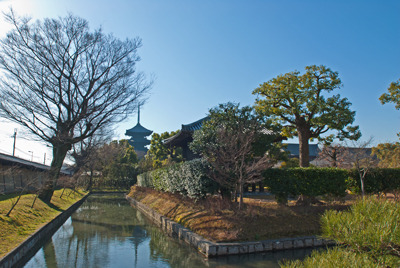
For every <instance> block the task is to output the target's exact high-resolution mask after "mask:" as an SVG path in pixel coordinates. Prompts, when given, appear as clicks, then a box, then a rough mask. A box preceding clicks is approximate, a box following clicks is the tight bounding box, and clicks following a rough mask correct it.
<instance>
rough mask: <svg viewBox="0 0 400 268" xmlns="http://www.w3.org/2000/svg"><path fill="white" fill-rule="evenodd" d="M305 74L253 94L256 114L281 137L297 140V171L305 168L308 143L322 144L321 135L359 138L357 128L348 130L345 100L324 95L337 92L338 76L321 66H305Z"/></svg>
mask: <svg viewBox="0 0 400 268" xmlns="http://www.w3.org/2000/svg"><path fill="white" fill-rule="evenodd" d="M305 70H306V72H305V73H304V74H303V75H300V72H298V71H294V72H290V73H286V74H284V75H279V76H277V77H276V78H273V79H271V80H269V81H268V82H265V83H263V84H261V85H260V87H258V88H256V89H255V90H254V91H253V94H257V96H258V97H257V99H256V110H257V111H258V112H260V113H262V114H265V115H267V116H271V117H272V118H273V120H274V122H275V123H276V124H282V125H284V127H283V131H282V133H283V135H284V136H286V137H290V138H291V137H293V136H298V138H299V150H300V157H299V158H300V159H299V160H300V167H308V166H309V162H310V161H309V148H308V144H309V140H310V139H319V140H322V139H323V138H322V136H321V135H322V134H324V133H326V132H328V131H330V130H336V131H337V135H336V137H337V138H339V139H340V140H343V139H345V138H349V139H354V140H357V139H358V138H359V137H360V136H361V133H360V131H359V129H358V126H350V125H351V124H352V123H353V122H354V116H355V112H354V111H351V110H350V106H351V103H350V102H349V101H348V100H347V98H341V97H340V95H339V94H337V95H333V96H331V97H326V96H325V95H324V93H330V92H332V91H333V90H335V89H338V88H340V86H341V84H342V82H341V80H340V78H339V75H338V73H337V72H333V71H332V70H331V69H329V68H326V67H325V66H323V65H321V66H316V65H312V66H306V67H305ZM346 126H347V127H346ZM345 128H346V129H345ZM332 135H333V134H332ZM332 135H330V136H329V137H330V139H332V137H333V136H332Z"/></svg>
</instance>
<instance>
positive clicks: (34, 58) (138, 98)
mask: <svg viewBox="0 0 400 268" xmlns="http://www.w3.org/2000/svg"><path fill="white" fill-rule="evenodd" d="M5 18H6V19H7V21H8V22H10V23H11V24H12V25H13V30H11V31H10V32H9V33H8V34H7V36H6V37H5V38H4V39H2V40H1V42H0V44H1V51H0V68H1V69H2V71H3V72H2V78H1V81H0V115H1V116H2V117H4V118H6V119H9V120H11V121H13V122H16V123H18V124H20V125H22V126H23V127H25V128H26V129H28V130H29V131H30V133H32V134H33V135H34V136H35V137H36V138H38V139H39V140H43V141H45V142H46V143H48V144H51V145H52V147H53V161H52V163H51V170H50V176H49V180H48V181H47V182H46V183H45V186H44V187H43V189H42V191H41V192H40V194H39V197H40V198H41V199H42V200H44V201H46V202H49V201H50V199H51V196H52V194H53V191H54V187H55V186H56V181H57V178H58V177H59V174H60V170H61V167H62V164H63V161H64V159H65V156H66V154H67V152H68V151H69V150H70V149H71V147H72V145H73V144H75V143H77V142H80V141H82V140H85V139H87V138H88V137H90V136H92V135H94V134H95V133H96V132H97V131H98V130H99V129H101V127H102V126H103V125H108V124H111V123H116V122H120V121H122V120H124V119H125V118H126V117H127V116H128V115H130V114H132V113H134V112H135V111H136V109H137V106H138V105H139V104H141V103H142V102H143V101H144V98H145V94H146V93H147V91H148V89H149V87H150V83H147V82H146V81H145V78H144V75H143V74H142V73H138V72H136V69H135V65H136V62H137V61H139V59H140V58H139V57H138V55H137V54H136V52H137V49H138V48H139V47H140V46H141V40H140V39H139V38H135V39H133V40H129V39H127V40H125V41H121V40H119V39H117V38H115V37H113V36H112V35H106V34H104V33H103V32H102V31H101V29H98V30H95V31H93V32H91V31H90V30H89V26H88V22H87V21H86V20H84V19H82V18H79V17H75V16H73V15H68V16H67V17H64V18H58V19H44V20H43V21H37V22H35V23H31V22H30V19H28V18H19V17H17V16H16V15H15V14H14V13H13V11H12V10H11V11H10V13H9V14H6V15H5ZM78 124H80V125H81V126H84V127H83V131H80V130H78V128H77V125H78Z"/></svg>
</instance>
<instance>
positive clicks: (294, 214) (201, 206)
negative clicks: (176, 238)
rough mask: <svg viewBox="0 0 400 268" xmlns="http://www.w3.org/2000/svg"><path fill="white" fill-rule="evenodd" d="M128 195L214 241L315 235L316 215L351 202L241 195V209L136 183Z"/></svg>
mask: <svg viewBox="0 0 400 268" xmlns="http://www.w3.org/2000/svg"><path fill="white" fill-rule="evenodd" d="M129 196H131V197H133V198H135V199H136V200H139V201H141V202H142V203H144V204H146V205H148V206H149V207H152V208H153V209H154V210H156V211H157V212H159V213H161V214H163V215H165V216H167V217H169V218H170V219H172V220H173V221H175V222H178V223H180V224H182V225H184V226H185V227H187V228H189V229H191V230H192V231H194V232H196V233H198V234H199V235H201V236H203V237H205V238H206V239H209V240H211V241H214V242H228V241H256V240H264V239H273V238H283V237H296V236H308V235H318V234H320V233H321V222H320V218H321V215H322V214H323V213H324V212H325V211H326V210H328V209H334V210H345V209H347V208H348V207H349V205H350V204H351V203H352V202H351V201H346V203H343V204H342V203H341V204H338V203H324V204H322V205H313V206H295V205H294V203H290V204H289V206H280V205H278V204H277V203H276V202H275V201H274V200H273V199H272V200H271V198H270V199H259V198H245V200H244V202H245V206H244V209H243V210H241V211H238V210H237V206H236V204H232V203H230V202H228V201H224V200H222V199H221V198H219V197H208V198H207V199H205V200H200V201H197V202H193V201H192V200H191V199H188V198H184V197H182V196H181V195H179V194H169V193H163V192H157V191H154V190H151V189H148V188H140V187H137V186H134V187H132V189H131V192H130V193H129Z"/></svg>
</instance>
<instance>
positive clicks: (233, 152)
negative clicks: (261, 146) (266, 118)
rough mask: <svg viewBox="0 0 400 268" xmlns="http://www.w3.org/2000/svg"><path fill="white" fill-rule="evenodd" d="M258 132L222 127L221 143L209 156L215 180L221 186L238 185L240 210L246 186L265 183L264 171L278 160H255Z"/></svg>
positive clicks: (263, 157) (257, 158) (218, 132)
mask: <svg viewBox="0 0 400 268" xmlns="http://www.w3.org/2000/svg"><path fill="white" fill-rule="evenodd" d="M257 137H258V133H256V132H255V131H246V132H244V131H243V132H232V131H230V130H227V129H224V128H221V129H219V130H218V131H217V140H218V143H219V144H220V145H222V146H217V147H212V148H213V149H214V150H212V149H211V148H210V149H211V150H212V151H209V152H208V155H207V156H206V159H207V161H208V162H209V163H210V164H211V166H212V172H211V177H212V179H213V180H214V181H216V182H218V183H219V184H221V185H224V186H227V187H232V185H233V186H234V189H235V190H234V192H235V194H234V195H235V198H236V191H237V190H238V192H239V209H241V207H242V204H243V193H244V185H245V184H250V183H257V182H260V181H261V180H263V176H262V172H263V171H264V170H266V169H267V168H271V167H272V166H273V165H274V164H275V163H276V161H275V160H273V159H271V158H270V157H269V155H267V154H264V155H263V156H258V157H251V155H252V152H253V150H254V148H253V144H254V143H255V142H256V140H257Z"/></svg>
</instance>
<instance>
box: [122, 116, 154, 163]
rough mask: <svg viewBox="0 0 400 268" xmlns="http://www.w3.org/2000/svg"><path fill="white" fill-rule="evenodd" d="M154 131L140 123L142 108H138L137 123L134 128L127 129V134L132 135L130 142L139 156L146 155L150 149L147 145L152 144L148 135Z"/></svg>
mask: <svg viewBox="0 0 400 268" xmlns="http://www.w3.org/2000/svg"><path fill="white" fill-rule="evenodd" d="M152 133H153V131H152V130H149V129H147V128H145V127H143V126H142V125H141V124H140V109H138V121H137V124H136V126H134V127H133V128H131V129H127V130H126V132H125V135H126V136H130V139H129V140H128V142H129V144H130V145H132V146H133V148H134V149H135V152H136V154H137V155H138V157H139V158H143V157H144V156H145V155H146V153H147V151H148V149H147V147H146V146H147V145H150V140H149V139H147V137H148V136H150V135H151V134H152Z"/></svg>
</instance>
